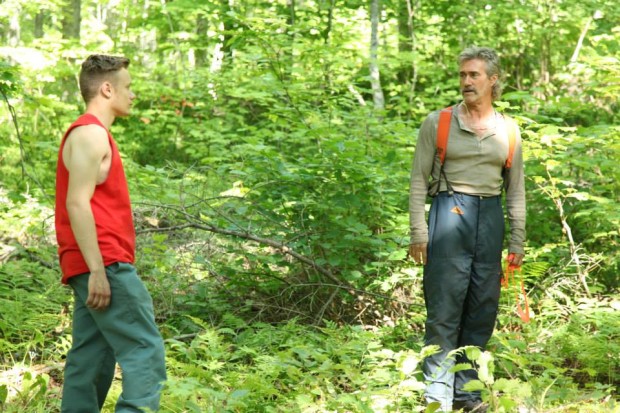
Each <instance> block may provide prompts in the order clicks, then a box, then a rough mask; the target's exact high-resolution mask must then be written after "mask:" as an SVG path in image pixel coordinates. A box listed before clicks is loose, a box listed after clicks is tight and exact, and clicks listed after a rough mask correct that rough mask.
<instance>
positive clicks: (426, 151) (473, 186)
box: [409, 106, 525, 254]
mask: <svg viewBox="0 0 620 413" xmlns="http://www.w3.org/2000/svg"><path fill="white" fill-rule="evenodd" d="M439 112H440V111H435V112H432V113H431V114H430V115H428V117H427V118H426V120H425V121H424V122H423V123H422V126H421V128H420V132H419V134H418V142H417V145H416V148H415V155H414V159H413V167H412V170H411V182H410V190H409V218H410V234H411V243H412V244H418V243H426V242H428V225H427V223H426V219H425V208H424V206H425V203H426V197H427V194H428V189H429V185H433V184H436V183H437V182H439V185H440V186H439V190H440V191H447V185H446V183H445V180H444V179H443V177H441V179H440V176H439V171H440V169H441V163H440V161H439V156H437V150H436V149H437V125H438V122H439ZM459 113H460V110H459V107H458V106H457V107H455V108H454V110H453V112H452V121H451V125H450V135H449V138H448V146H447V149H446V157H445V162H444V172H445V176H446V178H447V179H448V181H449V182H450V184H451V185H452V188H453V190H454V191H455V192H462V193H465V194H469V195H477V196H484V197H488V196H495V195H500V194H501V192H502V186H503V187H504V188H505V190H506V208H507V212H508V222H509V224H510V241H509V244H508V250H509V252H514V253H519V254H523V251H524V250H523V244H524V242H525V182H524V174H523V155H522V150H521V135H520V132H519V130H518V128H517V136H516V142H515V148H514V156H513V160H512V167H511V168H510V169H509V170H508V172H507V173H506V174H505V176H502V171H503V167H504V164H505V162H506V158H507V157H508V147H509V144H508V135H507V128H506V122H508V121H507V120H506V119H505V118H504V116H502V115H501V114H500V113H496V114H495V122H494V126H495V127H494V128H492V129H491V130H490V131H489V132H488V133H487V134H486V135H485V136H483V137H482V138H480V137H478V136H477V135H476V134H475V133H474V132H473V131H472V130H471V129H469V128H468V127H467V125H466V124H465V122H463V120H462V119H461V117H460V116H459Z"/></svg>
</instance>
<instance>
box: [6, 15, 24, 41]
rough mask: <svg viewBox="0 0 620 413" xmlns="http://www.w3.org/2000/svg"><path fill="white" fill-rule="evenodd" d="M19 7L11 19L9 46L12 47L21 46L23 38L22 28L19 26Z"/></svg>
mask: <svg viewBox="0 0 620 413" xmlns="http://www.w3.org/2000/svg"><path fill="white" fill-rule="evenodd" d="M19 14H20V11H19V6H18V9H17V10H15V12H14V13H13V14H11V16H10V17H9V37H8V45H9V46H11V47H17V46H19V41H20V38H21V26H20V24H19Z"/></svg>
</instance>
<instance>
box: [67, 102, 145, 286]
mask: <svg viewBox="0 0 620 413" xmlns="http://www.w3.org/2000/svg"><path fill="white" fill-rule="evenodd" d="M92 124H94V125H99V126H101V127H102V128H104V129H105V126H103V124H102V123H101V122H100V121H99V119H97V118H96V117H95V116H94V115H91V114H88V113H87V114H84V115H82V116H80V117H79V118H78V119H77V120H76V121H75V122H74V123H73V124H72V125H71V126H70V127H69V129H68V130H67V132H66V133H65V136H64V137H63V138H62V142H61V143H60V152H59V154H58V165H57V168H56V217H55V224H56V239H57V240H58V255H59V258H60V268H61V269H62V282H63V283H64V284H66V283H67V280H68V279H69V278H71V277H73V276H75V275H79V274H84V273H87V272H89V269H88V266H87V265H86V261H84V258H83V257H82V253H81V252H80V249H79V247H78V244H77V241H76V240H75V237H74V236H73V231H72V230H71V223H70V221H69V214H68V212H67V206H66V201H67V189H68V186H69V171H68V170H67V168H66V167H65V164H64V161H63V159H62V151H63V148H64V146H65V141H66V140H67V136H69V133H70V132H71V131H72V130H73V129H75V128H77V127H78V126H84V125H92ZM106 131H107V132H108V139H109V141H110V147H111V149H112V162H111V165H110V172H109V174H108V177H107V178H106V180H105V181H104V182H103V183H101V184H99V185H97V186H96V187H95V192H94V194H93V197H92V198H91V200H90V206H91V208H92V211H93V215H94V217H95V225H96V227H97V240H98V241H99V249H100V250H101V255H102V257H103V263H104V265H106V266H107V265H110V264H114V263H115V262H127V263H133V262H134V257H135V245H136V234H135V230H134V226H133V217H132V214H131V203H130V200H129V189H128V188H127V179H126V178H125V171H124V169H123V163H122V161H121V157H120V154H119V152H118V148H117V147H116V142H114V139H113V138H112V135H111V134H110V132H109V131H108V130H107V129H106Z"/></svg>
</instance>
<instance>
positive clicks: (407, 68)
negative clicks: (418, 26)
mask: <svg viewBox="0 0 620 413" xmlns="http://www.w3.org/2000/svg"><path fill="white" fill-rule="evenodd" d="M398 5H399V6H398V53H400V54H401V55H402V54H407V55H409V56H411V54H412V53H413V41H412V39H413V27H412V26H413V23H412V19H411V11H410V9H411V0H406V1H399V2H398ZM407 60H409V59H407ZM412 77H413V65H408V64H403V66H402V67H401V68H400V69H399V70H398V82H399V83H401V84H406V83H409V82H410V81H411V78H412Z"/></svg>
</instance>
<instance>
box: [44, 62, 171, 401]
mask: <svg viewBox="0 0 620 413" xmlns="http://www.w3.org/2000/svg"><path fill="white" fill-rule="evenodd" d="M128 66H129V60H128V59H126V58H123V57H113V56H105V55H92V56H90V57H88V58H87V59H86V60H85V61H84V63H82V70H81V72H80V90H81V92H82V97H83V98H84V101H85V103H86V113H85V114H83V115H82V116H80V117H79V118H78V119H77V120H76V121H75V122H74V123H73V124H72V125H71V126H70V127H69V129H68V130H67V132H66V133H65V136H64V137H63V139H62V142H61V144H60V151H59V155H58V166H57V171H56V237H57V240H58V246H59V249H58V252H59V256H60V267H61V269H62V282H63V283H65V284H69V285H70V286H71V288H72V289H73V292H74V298H75V304H74V312H73V345H72V347H71V350H70V351H69V354H68V355H67V362H66V365H65V376H64V387H63V396H62V412H63V413H85V412H89V413H90V412H98V411H100V410H101V408H102V406H103V403H104V401H105V398H106V395H107V393H108V390H109V388H110V385H111V383H112V379H113V378H114V369H115V366H116V362H118V363H119V365H120V367H121V370H122V374H123V391H122V393H121V395H120V397H119V399H118V402H117V404H116V412H142V411H145V410H144V409H147V408H148V409H150V410H152V411H156V410H157V409H158V408H159V398H160V392H161V388H162V385H163V383H164V381H165V380H166V369H165V356H164V344H163V340H162V338H161V335H160V333H159V331H158V329H157V326H156V325H155V318H154V313H153V302H152V300H151V297H150V295H149V293H148V291H147V290H146V288H145V287H144V285H143V284H142V282H141V281H140V279H139V278H138V276H137V274H136V270H135V268H134V267H133V262H134V254H135V232H134V226H133V218H132V213H131V204H130V200H129V191H128V188H127V181H126V179H125V172H124V170H123V164H122V162H121V157H120V155H119V152H118V149H117V147H116V143H115V141H114V139H113V138H112V135H111V134H110V131H109V129H110V126H111V125H112V123H113V122H114V119H115V118H116V117H117V116H127V115H129V113H130V111H131V104H132V101H133V100H134V99H135V97H136V96H135V95H134V94H133V93H132V92H131V89H130V86H131V77H130V75H129V72H128V71H127V67H128Z"/></svg>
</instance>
